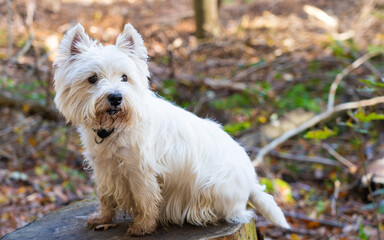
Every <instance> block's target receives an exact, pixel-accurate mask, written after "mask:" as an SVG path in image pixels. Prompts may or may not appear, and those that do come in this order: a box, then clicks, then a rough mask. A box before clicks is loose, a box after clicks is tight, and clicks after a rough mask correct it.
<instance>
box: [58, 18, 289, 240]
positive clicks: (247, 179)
mask: <svg viewBox="0 0 384 240" xmlns="http://www.w3.org/2000/svg"><path fill="white" fill-rule="evenodd" d="M59 51H60V52H59V53H60V55H59V57H58V59H57V60H56V62H55V63H54V67H55V77H54V81H55V90H56V97H55V103H56V106H57V107H58V109H59V110H60V112H61V113H62V114H63V115H64V116H65V118H66V119H67V121H69V122H72V124H74V125H75V126H78V131H79V133H80V135H81V140H82V142H83V144H84V147H85V152H84V156H85V159H86V162H87V163H88V164H89V166H90V167H91V168H92V169H93V177H94V179H95V181H96V185H97V195H98V198H99V200H100V208H101V209H100V212H99V213H96V214H94V215H92V216H90V217H89V219H88V223H89V224H92V225H96V224H103V223H108V222H110V221H112V219H113V217H114V216H115V213H116V211H117V210H123V211H127V212H129V213H133V214H134V215H135V220H134V224H133V226H131V227H130V228H129V229H128V233H129V234H131V235H144V234H149V233H151V232H153V231H154V230H155V229H156V226H157V224H158V223H162V224H167V223H168V222H171V223H175V224H180V225H181V224H183V223H184V222H188V223H191V224H195V225H206V224H208V223H215V222H217V221H218V220H220V219H225V220H226V221H228V222H236V223H245V222H248V221H249V220H250V219H251V218H252V217H253V216H254V214H253V212H252V210H247V209H246V205H247V201H248V200H250V201H251V203H252V204H253V205H254V206H255V207H256V208H257V210H258V211H259V212H261V213H262V214H263V215H264V216H265V217H266V218H267V219H269V220H270V221H271V222H273V223H275V224H277V225H280V226H282V227H284V228H289V225H288V224H287V222H286V220H285V217H284V214H283V213H282V211H281V209H280V208H279V207H278V206H277V204H276V202H275V201H274V199H273V197H272V196H271V195H269V194H267V193H265V192H264V191H263V190H264V187H263V186H261V185H260V184H259V183H258V181H257V177H256V173H255V170H254V168H253V167H252V165H251V163H250V159H249V157H248V156H247V154H246V152H245V151H244V149H243V148H242V147H241V146H240V145H239V144H238V143H237V142H235V141H234V140H233V139H232V138H231V137H230V136H229V135H228V134H227V133H225V132H224V131H223V130H222V127H221V126H220V125H218V124H217V123H215V122H213V121H211V120H208V119H201V118H198V117H197V116H195V115H194V114H192V113H190V112H187V111H185V110H183V109H181V108H179V107H177V106H175V105H173V104H172V103H169V102H167V101H165V100H164V99H162V98H160V97H158V96H156V94H154V93H153V92H152V91H151V90H150V89H149V83H148V80H147V77H148V76H149V71H148V66H147V63H146V60H147V51H146V48H145V46H144V43H143V40H142V38H141V36H140V35H139V33H137V31H136V30H135V29H134V28H133V27H132V26H131V25H130V24H127V25H126V26H125V28H124V31H123V33H121V34H120V35H119V36H118V38H117V40H116V44H115V45H109V46H105V47H104V46H102V45H101V44H100V43H98V42H97V41H94V40H91V39H90V38H89V37H88V35H87V34H86V33H85V32H84V29H83V27H82V26H81V25H80V24H78V25H76V26H75V27H73V28H72V29H70V30H69V31H68V32H67V33H66V35H65V36H64V38H63V40H62V42H61V44H60V48H59ZM94 74H96V75H97V77H98V80H97V82H96V83H94V84H91V83H90V82H89V81H88V78H89V77H91V76H92V75H94ZM123 74H125V75H126V76H128V82H123V81H122V75H123ZM114 92H119V93H121V94H122V96H123V101H122V104H121V109H120V111H118V112H117V113H116V114H114V115H111V114H108V113H107V110H108V109H109V108H110V107H111V106H110V103H109V102H108V100H107V96H108V95H109V94H111V93H114ZM113 128H114V129H115V130H114V131H113V132H112V134H111V135H110V136H108V137H106V138H105V139H103V141H102V142H101V143H100V141H101V139H100V138H99V137H98V136H97V134H96V133H95V130H97V129H106V130H110V129H113ZM97 142H98V143H99V144H98V143H97Z"/></svg>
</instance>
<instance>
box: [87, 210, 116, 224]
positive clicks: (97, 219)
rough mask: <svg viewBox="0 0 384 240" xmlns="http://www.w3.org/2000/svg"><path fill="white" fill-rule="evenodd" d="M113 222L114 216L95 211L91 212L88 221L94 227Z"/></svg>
mask: <svg viewBox="0 0 384 240" xmlns="http://www.w3.org/2000/svg"><path fill="white" fill-rule="evenodd" d="M111 222H112V217H110V216H103V215H101V214H100V213H97V212H96V213H93V214H91V215H90V216H89V217H88V219H87V223H88V225H91V226H93V227H96V226H98V225H103V224H108V223H111Z"/></svg>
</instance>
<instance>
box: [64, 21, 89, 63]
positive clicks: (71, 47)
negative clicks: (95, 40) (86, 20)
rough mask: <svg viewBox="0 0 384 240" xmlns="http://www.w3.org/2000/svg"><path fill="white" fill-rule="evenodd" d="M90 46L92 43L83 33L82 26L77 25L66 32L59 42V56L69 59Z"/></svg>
mask: <svg viewBox="0 0 384 240" xmlns="http://www.w3.org/2000/svg"><path fill="white" fill-rule="evenodd" d="M91 44H92V41H91V40H90V38H89V36H88V35H87V34H86V33H85V31H84V28H83V26H81V24H80V23H78V24H77V25H76V26H74V27H72V28H71V29H69V30H68V31H67V33H66V34H65V36H64V37H63V39H62V40H61V43H60V47H59V51H60V54H61V55H63V56H65V57H71V56H75V55H77V54H79V53H81V52H82V51H84V50H85V49H86V48H87V47H89V46H91Z"/></svg>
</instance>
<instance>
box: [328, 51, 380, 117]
mask: <svg viewBox="0 0 384 240" xmlns="http://www.w3.org/2000/svg"><path fill="white" fill-rule="evenodd" d="M376 55H377V54H371V53H366V54H364V55H363V56H362V57H360V58H358V59H357V60H356V61H354V62H353V63H352V64H351V65H349V66H348V67H346V68H344V69H343V71H341V73H339V74H337V76H336V78H335V80H334V81H333V83H332V85H331V87H330V89H329V95H328V104H327V111H330V110H331V109H332V108H333V106H334V104H335V96H336V90H337V87H338V86H339V84H340V82H341V80H343V78H344V77H345V76H347V75H348V74H349V73H350V72H351V71H353V70H354V69H356V68H358V67H360V66H361V65H362V64H363V63H365V62H366V61H367V60H368V59H370V58H372V57H374V56H376Z"/></svg>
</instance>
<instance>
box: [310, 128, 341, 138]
mask: <svg viewBox="0 0 384 240" xmlns="http://www.w3.org/2000/svg"><path fill="white" fill-rule="evenodd" d="M337 134H338V129H337V128H336V129H334V130H331V129H329V128H327V127H326V126H325V127H324V128H323V129H320V130H311V131H308V132H307V133H306V134H305V135H304V138H306V139H316V140H324V139H327V138H329V137H332V136H335V135H337Z"/></svg>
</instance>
